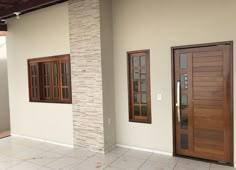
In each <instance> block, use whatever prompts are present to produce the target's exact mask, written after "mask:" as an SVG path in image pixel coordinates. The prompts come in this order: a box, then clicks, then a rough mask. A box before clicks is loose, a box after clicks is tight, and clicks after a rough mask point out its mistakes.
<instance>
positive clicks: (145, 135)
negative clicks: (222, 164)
mask: <svg viewBox="0 0 236 170" xmlns="http://www.w3.org/2000/svg"><path fill="white" fill-rule="evenodd" d="M235 7H236V1H234V0H228V1H220V0H216V1H214V2H213V1H212V0H204V1H203V0H200V1H193V0H179V1H171V2H170V1H166V0H128V1H127V0H113V35H114V37H113V38H114V58H115V61H114V69H115V96H116V98H115V101H116V129H117V130H116V132H117V143H118V144H123V145H130V146H136V147H141V148H146V149H153V150H158V151H164V152H170V153H172V151H173V148H172V146H173V144H172V138H173V136H172V109H171V106H172V102H171V56H170V55H171V51H170V48H171V47H172V46H179V45H188V44H199V43H210V42H219V41H229V40H234V41H236V23H235V22H234V21H235V16H236V10H235ZM141 49H150V53H151V99H152V103H151V104H152V124H141V123H130V122H129V121H128V91H127V88H128V87H127V69H126V66H127V63H126V61H127V59H126V52H127V51H131V50H141ZM234 51H236V46H234ZM235 62H236V61H235V60H234V63H235ZM235 64H236V63H235ZM234 70H235V69H234ZM234 72H235V71H234ZM234 76H236V74H234ZM234 78H235V77H234ZM158 93H160V94H162V101H157V94H158ZM234 96H236V95H234ZM234 101H235V102H236V100H234ZM234 105H236V103H234ZM234 117H235V119H236V116H234ZM235 133H236V130H235ZM235 136H236V135H235ZM235 141H236V140H235ZM235 148H236V147H235ZM235 160H236V159H235Z"/></svg>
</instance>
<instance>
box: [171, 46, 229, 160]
mask: <svg viewBox="0 0 236 170" xmlns="http://www.w3.org/2000/svg"><path fill="white" fill-rule="evenodd" d="M181 54H186V55H187V56H188V68H187V69H181V68H180V64H179V62H180V55H181ZM173 57H174V58H175V59H174V60H173V61H174V64H173V66H174V67H175V68H174V69H173V70H174V72H175V74H174V75H175V76H174V81H173V82H174V89H176V87H175V85H176V82H177V81H178V80H180V74H184V73H185V74H188V77H189V78H188V89H185V90H184V91H183V90H182V91H181V95H184V94H187V95H188V105H187V108H186V106H185V108H184V110H183V109H182V110H181V114H183V113H184V114H185V115H187V116H188V124H187V125H188V128H187V129H182V127H181V122H178V121H177V120H178V119H177V117H176V110H175V112H174V115H175V120H174V127H175V135H176V136H175V137H176V139H175V141H176V144H175V150H176V154H180V155H186V156H193V157H198V158H203V159H210V160H216V161H223V162H227V163H230V164H232V163H233V154H232V150H233V123H232V120H233V114H232V110H233V109H232V101H233V100H232V94H233V89H232V82H233V80H232V43H228V44H225V43H219V44H211V45H207V46H203V45H201V46H199V47H193V46H192V47H189V48H184V47H183V48H180V47H178V48H177V49H174V52H173ZM174 92H175V99H174V101H175V102H176V90H175V91H174ZM182 134H187V135H188V141H187V142H188V148H187V149H186V148H185V149H184V148H183V147H182V145H181V135H182Z"/></svg>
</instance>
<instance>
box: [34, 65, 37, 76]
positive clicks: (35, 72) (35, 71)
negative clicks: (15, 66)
mask: <svg viewBox="0 0 236 170" xmlns="http://www.w3.org/2000/svg"><path fill="white" fill-rule="evenodd" d="M34 68H35V70H34V74H35V75H37V74H38V67H37V66H34Z"/></svg>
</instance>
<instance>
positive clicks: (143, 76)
mask: <svg viewBox="0 0 236 170" xmlns="http://www.w3.org/2000/svg"><path fill="white" fill-rule="evenodd" d="M141 79H142V80H145V79H146V70H145V69H141Z"/></svg>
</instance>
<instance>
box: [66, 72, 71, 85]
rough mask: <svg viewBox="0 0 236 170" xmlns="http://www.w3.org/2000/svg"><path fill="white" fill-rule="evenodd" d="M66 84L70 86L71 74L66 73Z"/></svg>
mask: <svg viewBox="0 0 236 170" xmlns="http://www.w3.org/2000/svg"><path fill="white" fill-rule="evenodd" d="M66 77H67V78H66V85H67V86H69V85H70V76H69V74H67V75H66Z"/></svg>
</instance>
